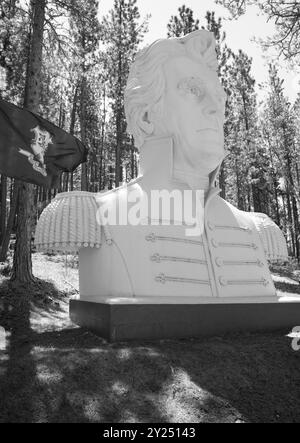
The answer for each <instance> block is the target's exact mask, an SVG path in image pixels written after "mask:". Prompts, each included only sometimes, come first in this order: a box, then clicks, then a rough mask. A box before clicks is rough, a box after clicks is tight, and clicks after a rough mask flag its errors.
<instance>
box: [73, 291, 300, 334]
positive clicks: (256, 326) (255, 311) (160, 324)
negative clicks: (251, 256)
mask: <svg viewBox="0 0 300 443" xmlns="http://www.w3.org/2000/svg"><path fill="white" fill-rule="evenodd" d="M70 316H71V320H72V321H73V322H74V323H76V324H77V325H79V326H81V327H84V328H87V329H89V330H91V331H92V332H94V333H96V334H97V335H100V336H101V337H103V338H105V339H107V340H108V341H110V342H116V341H129V340H145V339H146V340H156V339H179V338H192V337H201V336H212V335H221V334H225V333H229V332H253V331H269V330H276V329H286V330H287V332H289V331H290V330H291V329H292V328H294V327H295V326H300V299H289V298H287V299H281V300H279V299H278V300H277V299H276V302H274V301H273V302H270V301H269V302H266V301H265V302H262V303H258V302H255V303H251V302H249V301H248V302H245V301H243V302H234V303H224V301H222V302H220V303H216V302H213V303H203V302H202V303H201V304H196V303H195V302H194V303H188V304H184V303H182V302H181V303H177V304H176V303H174V302H173V303H171V304H170V303H165V302H164V303H158V302H156V303H155V302H154V303H150V302H149V299H148V300H147V301H145V300H142V301H141V300H139V299H128V300H127V301H126V299H125V300H124V299H106V300H105V301H104V302H102V303H95V302H89V301H81V300H71V302H70Z"/></svg>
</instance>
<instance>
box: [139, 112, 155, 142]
mask: <svg viewBox="0 0 300 443" xmlns="http://www.w3.org/2000/svg"><path fill="white" fill-rule="evenodd" d="M149 114H150V113H149V110H148V109H145V108H144V109H143V110H142V111H141V113H140V116H139V126H140V128H141V129H142V131H144V132H145V133H146V134H147V135H152V134H153V132H154V124H153V122H152V121H151V120H150V115H149Z"/></svg>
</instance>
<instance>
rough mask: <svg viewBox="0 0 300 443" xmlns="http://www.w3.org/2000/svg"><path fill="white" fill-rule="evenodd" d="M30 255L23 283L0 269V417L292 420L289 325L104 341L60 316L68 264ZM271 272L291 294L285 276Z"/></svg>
mask: <svg viewBox="0 0 300 443" xmlns="http://www.w3.org/2000/svg"><path fill="white" fill-rule="evenodd" d="M33 264H34V274H35V276H36V277H37V278H38V279H39V280H38V281H37V283H36V284H34V285H32V286H30V287H28V286H27V287H26V286H24V287H21V286H14V285H13V284H11V283H9V282H8V280H7V278H5V277H1V276H0V320H1V322H0V324H1V327H2V328H0V422H1V423H3V422H13V423H16V422H34V423H44V422H50V423H58V422H72V423H76V422H77V423H78V422H79V423H81V422H90V423H92V422H94V423H95V422H106V423H107V422H110V423H118V422H121V423H122V422H125V423H126V422H128V423H132V422H134V423H136V422H142V423H176V422H183V423H193V422H194V423H195V422H214V423H220V422H227V423H243V422H246V423H247V422H250V423H259V422H280V423H282V422H300V370H299V368H300V352H295V351H293V350H292V348H291V336H290V335H288V332H289V331H278V332H275V333H260V334H236V335H227V336H223V337H214V338H208V339H207V338H206V339H195V340H167V341H160V342H135V343H130V344H126V343H119V344H109V343H107V342H105V341H104V340H102V339H101V338H99V337H96V336H94V335H92V334H91V333H89V332H86V331H84V330H82V329H81V328H78V327H76V326H74V325H73V324H72V323H71V322H70V320H69V316H68V302H69V299H70V297H77V296H78V275H77V269H76V263H74V261H72V260H70V261H69V262H68V263H67V264H66V263H64V259H63V258H62V257H59V256H45V255H41V254H34V255H33ZM274 280H275V283H276V286H277V288H278V290H279V291H282V292H286V293H295V294H298V295H299V297H300V285H299V284H297V283H296V282H295V281H293V280H291V279H289V278H288V277H286V276H284V275H281V274H280V272H277V273H276V275H274ZM295 326H296V325H295Z"/></svg>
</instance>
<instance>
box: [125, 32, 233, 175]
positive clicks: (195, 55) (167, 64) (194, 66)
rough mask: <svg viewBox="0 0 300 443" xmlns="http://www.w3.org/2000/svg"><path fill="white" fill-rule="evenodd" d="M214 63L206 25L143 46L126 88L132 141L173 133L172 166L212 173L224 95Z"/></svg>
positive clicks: (220, 149) (219, 154)
mask: <svg viewBox="0 0 300 443" xmlns="http://www.w3.org/2000/svg"><path fill="white" fill-rule="evenodd" d="M217 67H218V64H217V55H216V51H215V39H214V35H213V34H212V33H210V32H208V31H204V30H200V31H195V32H193V33H191V34H189V35H187V36H185V37H182V38H171V39H165V40H158V41H156V42H154V43H153V44H152V45H150V46H149V47H147V48H146V49H144V50H143V51H141V52H140V54H138V56H137V58H136V61H135V62H134V64H133V65H132V68H131V71H130V75H129V79H128V84H127V88H126V93H125V111H126V118H127V124H128V130H129V132H130V133H131V134H132V135H133V136H134V139H135V144H136V146H137V147H138V148H141V147H142V146H143V144H144V142H145V141H146V140H147V138H149V137H153V136H172V137H173V139H174V142H175V150H174V162H175V167H178V168H181V169H182V168H183V169H184V168H187V169H193V170H198V171H203V172H205V173H210V172H212V171H213V170H214V169H215V168H216V167H217V166H218V165H219V164H220V163H221V161H222V160H223V158H224V135H223V124H224V113H225V101H226V95H225V92H224V90H223V88H222V86H221V84H220V81H219V78H218V74H217Z"/></svg>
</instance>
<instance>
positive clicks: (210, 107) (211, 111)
mask: <svg viewBox="0 0 300 443" xmlns="http://www.w3.org/2000/svg"><path fill="white" fill-rule="evenodd" d="M219 112H220V108H219V104H218V103H217V101H215V100H213V99H211V100H210V101H209V103H208V104H207V106H206V108H205V114H206V115H207V116H208V117H210V116H215V115H216V114H218V113H219Z"/></svg>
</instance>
